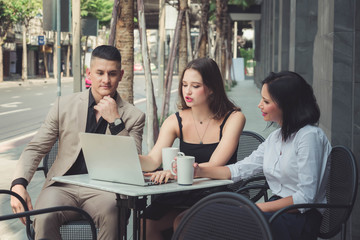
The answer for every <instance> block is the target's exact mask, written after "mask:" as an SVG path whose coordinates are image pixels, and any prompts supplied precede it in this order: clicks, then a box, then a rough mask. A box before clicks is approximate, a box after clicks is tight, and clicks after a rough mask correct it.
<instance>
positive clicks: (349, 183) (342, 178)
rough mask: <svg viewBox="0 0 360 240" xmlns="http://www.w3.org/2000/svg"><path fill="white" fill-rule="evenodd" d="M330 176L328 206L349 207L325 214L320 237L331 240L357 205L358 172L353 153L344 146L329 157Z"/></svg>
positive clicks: (338, 147) (327, 190) (329, 209)
mask: <svg viewBox="0 0 360 240" xmlns="http://www.w3.org/2000/svg"><path fill="white" fill-rule="evenodd" d="M329 160H330V161H331V162H330V176H329V181H328V184H327V188H326V199H327V203H328V204H340V205H348V207H347V208H327V209H326V210H325V212H324V214H323V220H322V224H321V227H320V233H319V236H320V237H321V238H326V239H328V238H331V237H333V236H335V235H336V234H338V233H339V232H340V230H341V228H342V225H343V224H345V223H346V221H347V220H348V218H349V216H350V214H351V211H352V208H353V206H354V203H355V199H356V194H357V186H358V170H357V165H356V160H355V157H354V155H353V153H352V152H351V151H350V150H349V149H348V148H346V147H344V146H335V147H333V148H332V151H331V153H330V156H329Z"/></svg>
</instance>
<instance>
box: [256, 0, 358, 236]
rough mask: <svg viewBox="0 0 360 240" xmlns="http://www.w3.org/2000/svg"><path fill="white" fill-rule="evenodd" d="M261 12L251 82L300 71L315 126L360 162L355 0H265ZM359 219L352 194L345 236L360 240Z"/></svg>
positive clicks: (356, 5)
mask: <svg viewBox="0 0 360 240" xmlns="http://www.w3.org/2000/svg"><path fill="white" fill-rule="evenodd" d="M261 11H262V12H261V20H260V21H259V22H257V23H256V24H255V26H256V27H255V31H257V32H256V33H255V36H256V37H257V38H258V39H256V42H257V44H256V48H258V49H256V50H255V51H256V60H257V63H256V68H255V74H254V79H255V82H256V84H257V85H258V86H260V83H261V81H262V80H263V79H264V78H265V77H266V76H267V75H268V74H269V72H270V71H280V70H291V71H295V72H298V73H299V74H301V75H302V76H303V77H304V78H305V79H306V80H307V81H308V82H309V83H310V84H312V86H313V88H314V92H315V95H316V98H317V100H318V103H319V106H320V109H321V114H322V115H321V118H320V127H321V128H323V130H324V131H325V132H326V134H327V136H328V138H329V139H330V141H331V143H332V145H333V146H335V145H339V144H341V145H345V146H347V147H350V148H351V150H352V151H353V153H354V154H355V157H356V158H357V161H358V165H359V166H360V163H359V160H360V147H359V146H360V2H359V1H357V0H315V1H314V0H266V1H263V2H262V9H261ZM358 192H360V191H358ZM358 195H359V194H358ZM359 218H360V197H359V196H358V198H357V203H356V205H355V207H354V210H353V213H352V216H351V218H350V220H349V223H348V229H347V230H348V234H347V239H360V221H359V220H358V219H359ZM334 239H338V237H335V238H334Z"/></svg>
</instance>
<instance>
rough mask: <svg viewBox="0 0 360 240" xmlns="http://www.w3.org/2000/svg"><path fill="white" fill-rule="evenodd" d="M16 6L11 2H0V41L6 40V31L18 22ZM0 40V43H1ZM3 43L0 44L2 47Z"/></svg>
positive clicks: (2, 0) (3, 0) (0, 0)
mask: <svg viewBox="0 0 360 240" xmlns="http://www.w3.org/2000/svg"><path fill="white" fill-rule="evenodd" d="M17 12H18V9H17V4H16V3H15V4H14V2H13V1H5V0H0V39H1V40H3V39H5V38H6V34H7V31H8V30H9V29H10V28H11V27H12V25H13V24H14V23H16V22H17V21H18V15H17ZM1 40H0V41H1ZM2 44H3V42H0V45H2Z"/></svg>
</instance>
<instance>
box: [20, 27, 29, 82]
mask: <svg viewBox="0 0 360 240" xmlns="http://www.w3.org/2000/svg"><path fill="white" fill-rule="evenodd" d="M22 28H23V41H22V45H23V53H22V71H21V80H22V81H26V80H27V77H28V76H27V46H26V32H27V27H26V26H25V24H23V25H22Z"/></svg>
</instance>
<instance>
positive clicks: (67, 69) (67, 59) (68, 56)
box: [66, 33, 71, 77]
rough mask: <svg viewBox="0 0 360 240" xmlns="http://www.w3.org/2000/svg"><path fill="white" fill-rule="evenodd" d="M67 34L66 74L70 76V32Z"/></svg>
mask: <svg viewBox="0 0 360 240" xmlns="http://www.w3.org/2000/svg"><path fill="white" fill-rule="evenodd" d="M68 36H69V43H68V46H67V53H66V76H67V77H70V52H71V45H70V33H69V34H68Z"/></svg>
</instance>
